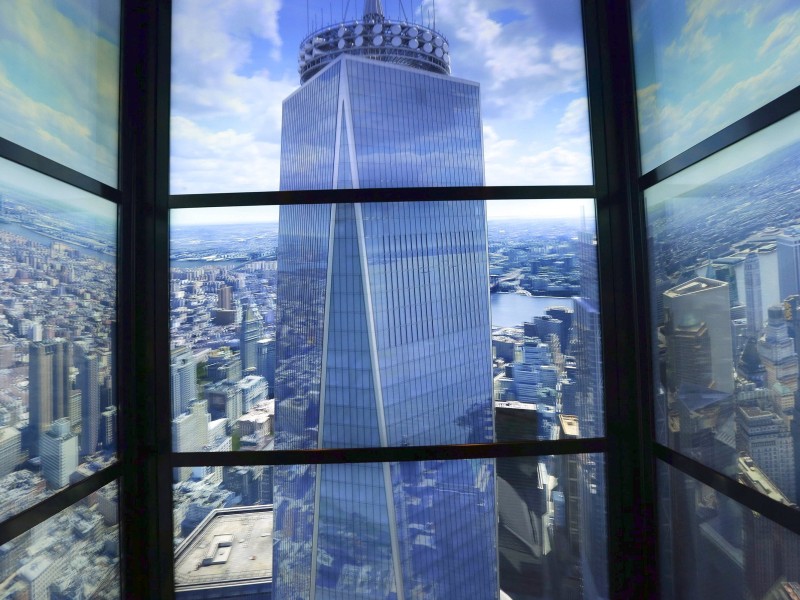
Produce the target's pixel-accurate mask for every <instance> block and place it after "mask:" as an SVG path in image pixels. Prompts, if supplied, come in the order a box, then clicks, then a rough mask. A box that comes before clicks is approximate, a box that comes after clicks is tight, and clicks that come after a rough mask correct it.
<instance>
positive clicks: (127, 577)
mask: <svg viewBox="0 0 800 600" xmlns="http://www.w3.org/2000/svg"><path fill="white" fill-rule="evenodd" d="M171 8H172V7H171V2H170V0H122V32H123V33H122V58H121V71H120V73H121V76H120V85H121V89H122V94H121V98H122V100H121V116H120V126H121V130H120V152H119V154H120V188H119V189H118V190H117V189H114V188H112V187H110V186H107V185H104V184H102V183H100V182H98V181H96V180H93V179H91V178H89V177H86V176H85V175H82V174H80V173H77V172H76V171H73V170H71V169H68V168H66V167H64V166H63V165H60V164H58V163H56V162H54V161H51V160H49V159H47V158H45V157H42V156H40V155H38V154H35V153H33V152H30V151H29V150H27V149H25V148H22V147H21V146H18V145H16V144H13V143H12V142H9V141H7V140H2V139H0V157H3V158H7V159H10V160H12V161H14V162H17V163H19V164H22V165H24V166H27V167H30V168H32V169H34V170H36V171H38V172H41V173H43V174H45V175H47V176H50V177H53V178H55V179H58V180H60V181H64V182H66V183H70V184H72V185H75V186H76V187H79V188H81V189H84V190H86V191H88V192H91V193H93V194H97V195H99V196H101V197H103V198H106V199H109V200H111V201H113V202H115V203H116V204H117V205H118V206H119V211H120V226H119V246H118V253H119V258H118V324H119V327H120V336H119V338H120V343H119V347H118V348H117V353H118V354H117V355H118V357H119V361H118V364H119V365H120V368H119V370H118V373H117V381H118V382H119V385H118V389H119V390H120V393H119V400H118V401H119V410H120V420H119V430H120V431H119V433H120V445H119V461H118V462H117V463H116V464H114V465H112V466H111V467H109V468H108V469H106V470H104V471H102V472H100V473H97V474H95V475H93V476H91V477H90V478H88V479H86V480H84V481H83V482H81V483H79V484H77V485H74V486H71V487H69V488H67V489H65V490H63V491H60V492H58V493H56V494H55V495H53V496H51V497H49V498H47V499H45V500H43V501H42V502H41V503H39V504H38V505H36V506H35V507H33V508H31V509H29V510H27V511H24V512H23V513H20V514H19V515H16V516H14V517H12V518H10V519H8V520H6V521H5V522H3V523H2V524H0V543H3V542H5V541H8V540H10V539H13V538H14V537H15V536H16V535H18V534H19V533H21V532H24V531H27V530H29V529H31V528H32V527H34V526H35V525H36V524H38V523H40V522H42V521H44V520H45V519H47V518H48V517H50V516H52V515H54V514H56V513H57V512H59V511H60V510H62V509H63V508H65V507H67V506H69V505H70V504H72V503H73V502H75V501H77V500H79V499H81V498H83V497H85V496H86V495H88V494H89V493H91V492H92V491H95V490H97V489H99V488H100V487H102V486H103V485H105V484H107V483H108V482H109V481H111V480H112V479H118V480H119V481H120V535H121V567H122V568H121V570H122V586H123V587H122V590H123V591H122V595H123V597H135V598H171V597H173V596H174V585H173V540H172V502H173V498H172V468H173V467H176V466H192V465H241V464H296V463H306V464H309V463H317V464H322V463H334V462H336V463H338V462H366V461H377V460H392V461H396V460H401V461H402V460H425V459H432V458H440V459H467V458H476V457H495V458H502V457H512V456H531V457H535V456H543V455H551V454H577V453H585V452H602V453H604V454H605V456H606V461H605V462H606V492H607V496H606V503H607V504H606V506H607V519H608V532H609V535H608V538H609V539H608V557H609V561H608V563H609V582H610V586H611V589H610V594H611V597H612V598H630V597H636V598H648V597H657V596H658V560H657V555H658V536H657V533H658V532H657V525H656V523H657V521H656V518H655V498H656V493H655V477H654V473H655V465H656V461H657V460H661V461H664V462H667V463H668V464H670V465H672V466H673V467H675V468H678V469H679V470H681V471H682V472H684V473H686V474H687V475H690V476H693V477H695V478H697V479H699V480H701V481H703V482H704V483H706V484H707V485H710V486H711V487H713V488H715V489H717V490H718V491H720V492H722V493H724V494H726V495H728V496H730V497H731V498H733V499H734V500H736V501H737V502H740V503H741V504H743V505H745V506H747V507H749V508H752V509H753V510H758V511H759V512H761V513H762V514H764V515H765V516H767V517H769V518H771V519H773V520H774V521H776V522H777V523H779V524H781V525H783V526H784V527H787V528H788V529H790V530H791V531H794V532H796V533H800V526H799V525H798V519H797V516H796V514H797V513H796V511H793V510H792V509H787V508H786V507H782V505H779V504H778V503H776V502H774V501H772V500H769V499H768V498H766V497H764V496H761V495H759V494H754V493H753V492H752V490H749V489H748V488H746V487H745V486H743V485H741V484H739V483H737V482H735V481H733V480H731V479H728V478H726V477H724V476H722V475H719V474H718V473H716V472H714V471H713V470H711V469H709V468H708V467H705V466H703V465H700V464H698V463H695V462H694V461H690V460H689V459H687V458H685V457H683V456H682V455H680V454H679V453H676V452H675V451H673V450H671V449H669V448H666V447H664V446H662V445H659V444H656V443H655V442H654V430H655V429H654V425H653V393H652V383H653V381H652V374H651V372H650V371H651V365H652V363H651V358H652V357H651V350H650V341H651V332H650V330H649V327H650V325H649V315H648V307H649V294H650V290H649V280H648V272H647V264H648V263H647V252H646V251H647V246H646V233H645V215H644V205H643V200H642V197H643V196H642V192H643V190H644V189H645V188H646V187H649V186H651V185H653V184H655V183H657V182H658V181H662V180H664V179H665V178H666V177H668V176H670V175H671V174H674V173H676V172H678V171H679V170H681V169H683V168H686V167H688V166H690V165H692V164H696V163H697V162H699V161H700V160H702V159H703V158H705V157H707V156H710V155H711V154H713V153H714V152H716V151H718V150H720V149H721V148H723V147H726V146H728V145H730V144H732V143H735V142H736V141H738V140H740V139H742V138H744V137H746V136H747V135H749V134H751V133H754V132H755V131H759V130H760V129H763V128H764V127H766V126H768V125H770V124H772V123H774V122H777V121H778V120H780V119H781V118H783V117H785V116H787V115H789V114H792V113H793V112H795V111H797V110H798V109H800V90H798V89H795V90H793V91H791V92H789V93H787V94H785V95H783V96H782V97H780V98H778V99H777V100H775V101H773V102H771V103H769V104H768V105H766V106H765V107H763V108H761V109H758V110H757V111H755V112H753V113H752V114H750V115H748V116H747V117H745V118H743V119H741V120H739V121H737V122H736V123H734V124H733V125H730V126H728V127H726V128H724V129H723V130H722V131H720V132H719V133H717V134H715V135H714V136H711V137H710V138H708V139H707V140H705V141H704V142H701V143H700V144H698V145H696V146H694V147H693V148H690V149H689V150H687V151H685V152H683V153H681V154H680V155H679V156H677V157H675V158H674V159H672V160H670V161H668V162H666V163H664V164H663V165H661V166H659V167H657V168H656V169H654V170H653V171H651V172H649V173H646V174H644V175H642V176H640V175H639V173H640V163H639V154H638V152H639V149H638V141H637V128H636V123H637V115H636V107H635V85H634V80H633V60H632V50H631V31H630V10H629V7H628V3H627V1H625V0H612V1H609V2H598V1H595V0H582V10H583V27H584V43H585V48H586V65H587V85H588V97H589V111H590V129H591V138H592V162H593V167H594V177H595V182H594V184H593V185H589V186H514V187H500V186H498V187H483V188H407V189H403V188H401V189H378V190H347V191H343V190H339V191H314V192H291V193H290V192H259V193H235V194H208V195H206V194H193V195H182V196H170V194H169V120H170V56H171V54H170V36H171ZM408 198H414V199H415V200H434V199H436V200H440V199H493V198H498V199H514V198H520V199H523V198H524V199H536V198H595V199H596V203H597V204H596V206H597V211H596V215H597V216H596V218H597V238H598V265H599V270H600V284H601V285H600V294H601V298H600V302H601V307H602V310H601V322H602V334H603V335H602V340H603V341H602V344H603V348H602V349H603V357H604V360H603V377H604V382H605V411H604V413H605V423H606V429H605V431H606V436H605V437H604V438H600V439H577V440H562V441H541V442H515V443H498V444H475V445H456V446H425V447H403V448H379V449H361V448H354V449H346V450H313V451H303V452H281V451H272V452H262V453H257V452H227V453H190V454H176V453H173V452H172V450H171V448H172V444H171V431H170V414H169V406H170V404H169V401H168V400H169V381H170V376H169V375H170V374H169V294H168V290H169V287H168V286H169V230H168V218H169V210H170V209H171V208H191V207H207V206H228V205H232V204H235V205H259V204H290V203H315V202H335V201H343V200H345V199H346V200H347V201H351V202H352V201H359V202H369V201H393V200H405V199H408Z"/></svg>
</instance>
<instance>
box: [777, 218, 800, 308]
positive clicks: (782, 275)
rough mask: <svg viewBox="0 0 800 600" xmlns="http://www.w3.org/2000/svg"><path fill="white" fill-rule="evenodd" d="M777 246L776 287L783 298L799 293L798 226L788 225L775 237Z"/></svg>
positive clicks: (799, 230) (799, 252) (799, 257)
mask: <svg viewBox="0 0 800 600" xmlns="http://www.w3.org/2000/svg"><path fill="white" fill-rule="evenodd" d="M775 241H776V243H777V246H778V289H779V290H780V299H781V300H783V299H784V298H787V297H789V296H791V295H793V294H798V293H800V227H797V226H795V227H789V228H787V229H785V230H784V231H783V232H782V233H781V234H780V235H779V236H777V237H776V238H775Z"/></svg>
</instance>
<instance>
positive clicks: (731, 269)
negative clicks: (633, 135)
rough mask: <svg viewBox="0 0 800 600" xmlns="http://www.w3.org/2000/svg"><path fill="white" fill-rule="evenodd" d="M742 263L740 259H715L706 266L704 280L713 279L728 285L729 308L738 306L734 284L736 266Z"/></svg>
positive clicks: (736, 286)
mask: <svg viewBox="0 0 800 600" xmlns="http://www.w3.org/2000/svg"><path fill="white" fill-rule="evenodd" d="M741 262H742V259H741V258H735V257H723V258H717V259H715V260H713V261H711V262H709V264H708V268H707V269H706V279H714V280H715V281H722V282H723V283H727V284H728V301H729V302H730V306H731V308H733V307H734V306H739V305H740V301H739V286H738V284H737V283H736V265H737V264H740V263H741Z"/></svg>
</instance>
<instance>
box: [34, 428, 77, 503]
mask: <svg viewBox="0 0 800 600" xmlns="http://www.w3.org/2000/svg"><path fill="white" fill-rule="evenodd" d="M40 449H41V457H42V476H43V477H44V478H45V480H47V483H48V484H49V485H50V487H52V488H53V489H60V488H62V487H64V486H65V485H67V484H68V483H69V482H70V481H69V476H70V475H72V473H73V472H74V471H75V470H76V469H77V468H78V436H76V435H75V434H74V433H72V430H71V429H70V424H69V419H67V418H66V417H64V418H61V419H58V420H56V421H53V423H52V424H51V425H50V429H49V431H47V432H46V433H45V434H44V435H43V436H42V438H41V440H40Z"/></svg>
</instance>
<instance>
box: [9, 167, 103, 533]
mask: <svg viewBox="0 0 800 600" xmlns="http://www.w3.org/2000/svg"><path fill="white" fill-rule="evenodd" d="M116 250H117V207H116V205H114V204H113V203H111V202H108V201H106V200H103V199H101V198H97V197H95V196H92V195H90V194H87V193H86V192H83V191H81V190H78V189H76V188H73V187H71V186H68V185H65V184H63V183H59V182H56V181H54V180H51V179H49V178H47V177H45V176H43V175H40V174H38V173H35V172H33V171H30V170H29V169H25V168H23V167H20V166H18V165H15V164H14V163H11V162H8V161H5V160H2V161H0V272H2V277H0V279H2V281H0V302H2V317H0V331H2V342H0V520H4V519H6V518H8V517H9V516H11V515H12V514H15V513H17V512H19V511H21V510H24V509H25V508H28V507H29V506H30V505H31V504H33V503H35V502H36V501H38V500H40V499H41V498H42V497H44V496H46V495H49V494H52V493H53V492H55V491H56V490H59V489H61V488H63V487H65V486H67V485H69V484H71V483H76V482H78V481H80V480H81V479H84V478H86V477H87V476H89V475H91V474H92V473H94V472H95V471H97V470H98V469H100V468H102V467H105V466H107V465H108V464H109V463H110V462H111V461H113V460H114V457H115V451H116V447H117V441H116V435H117V409H116V389H115V386H116V384H115V379H114V369H115V364H114V362H115V361H114V349H115V342H116V335H115V331H116V287H117V281H116Z"/></svg>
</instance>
